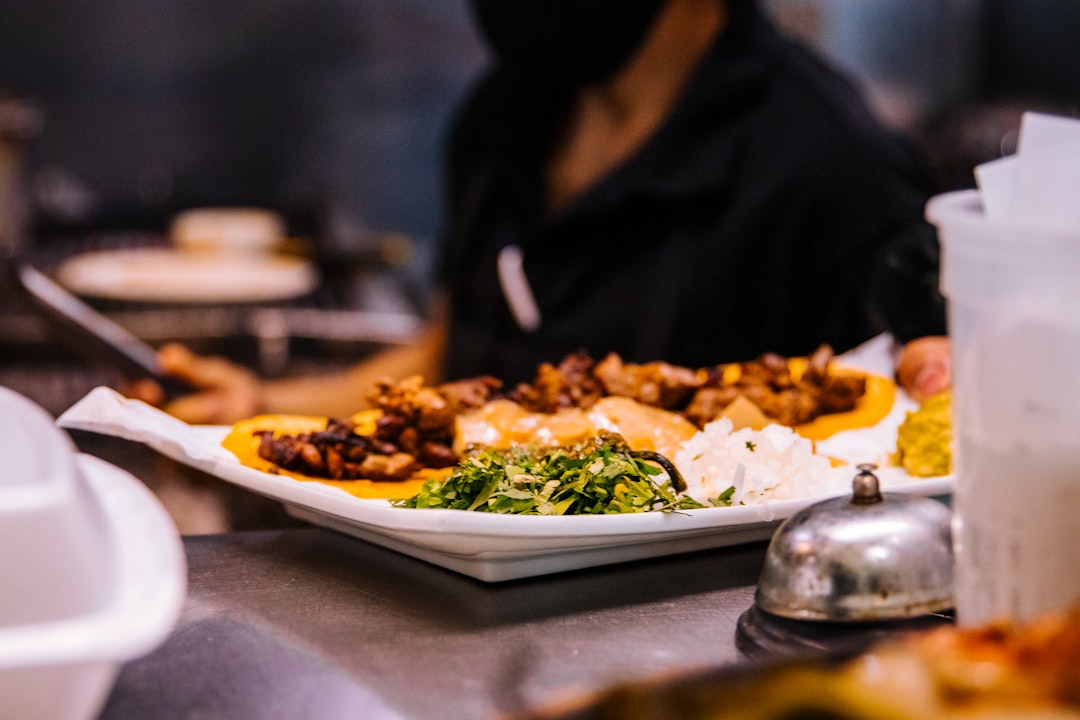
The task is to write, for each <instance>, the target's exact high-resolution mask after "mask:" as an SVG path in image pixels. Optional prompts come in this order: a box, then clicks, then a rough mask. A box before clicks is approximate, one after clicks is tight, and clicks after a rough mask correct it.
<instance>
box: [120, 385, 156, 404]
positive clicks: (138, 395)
mask: <svg viewBox="0 0 1080 720" xmlns="http://www.w3.org/2000/svg"><path fill="white" fill-rule="evenodd" d="M122 392H123V393H124V394H125V395H127V396H128V397H130V398H135V399H136V400H142V401H143V402H144V403H148V404H150V405H161V403H162V402H164V401H165V390H164V388H162V387H161V385H159V384H158V383H157V382H155V381H153V380H151V379H150V378H141V379H139V380H132V381H131V382H130V383H128V384H127V385H125V386H124V387H123V389H122Z"/></svg>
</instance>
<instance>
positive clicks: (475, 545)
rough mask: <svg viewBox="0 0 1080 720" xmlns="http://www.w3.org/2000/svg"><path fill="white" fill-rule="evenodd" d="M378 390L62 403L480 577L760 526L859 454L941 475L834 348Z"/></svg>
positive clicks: (886, 387)
mask: <svg viewBox="0 0 1080 720" xmlns="http://www.w3.org/2000/svg"><path fill="white" fill-rule="evenodd" d="M733 388H734V391H732V389H733ZM809 395H812V396H814V402H811V401H810V399H808V396H809ZM780 397H784V398H786V399H787V400H788V404H787V405H784V404H782V403H781V402H780V401H779V400H777V398H780ZM372 402H373V405H374V408H373V409H371V410H365V411H362V412H358V413H357V414H355V415H354V416H352V417H350V418H315V417H306V416H294V415H293V416H283V415H261V416H256V417H253V418H249V419H247V420H244V421H242V422H239V423H237V424H236V425H234V426H231V427H193V426H189V425H186V424H184V423H182V422H180V421H179V420H177V419H175V418H173V417H171V416H168V415H166V414H165V413H163V412H161V411H159V410H157V409H155V408H152V407H150V406H148V405H145V404H143V403H140V402H138V401H134V400H130V399H126V398H123V397H122V396H120V395H119V394H118V393H116V392H114V391H112V390H109V389H108V388H98V389H96V390H94V391H92V392H91V393H90V394H89V395H87V396H86V397H85V398H84V399H83V400H81V401H80V402H79V403H77V404H76V405H74V406H73V407H72V408H71V409H69V410H68V411H67V412H66V413H64V415H63V416H61V418H60V419H59V421H58V422H59V423H60V424H61V425H62V426H65V427H68V428H72V429H81V430H89V431H94V432H101V433H105V434H112V435H119V436H122V437H127V438H129V439H132V440H136V441H139V442H143V443H145V444H147V445H150V446H151V447H153V448H155V449H157V450H158V451H159V452H162V453H163V454H166V455H168V456H170V457H172V458H174V459H176V460H179V461H180V462H183V463H186V464H189V465H192V466H194V467H197V468H199V469H201V470H203V471H205V472H208V473H210V474H213V475H216V476H218V477H220V478H222V479H223V480H226V481H228V482H231V483H234V484H237V485H240V486H242V487H245V488H247V489H249V490H251V491H253V492H256V493H259V494H262V495H265V496H267V497H271V498H274V499H276V500H279V501H281V502H282V503H284V504H285V506H286V508H287V509H288V510H289V512H290V513H292V514H293V515H295V516H297V517H299V518H302V519H305V520H308V521H310V522H313V523H315V524H318V525H322V526H325V527H328V528H331V529H334V530H337V531H340V532H343V533H347V534H350V535H354V536H356V537H360V538H363V539H365V540H368V541H371V542H374V543H376V544H379V545H382V546H384V547H388V548H390V549H393V550H397V551H399V552H402V553H405V554H407V555H411V556H413V557H417V558H420V559H423V560H426V561H428V562H432V563H434V564H437V565H440V566H442V567H445V568H448V569H451V570H455V571H457V572H461V573H464V574H466V575H470V576H472V577H475V578H478V579H481V580H485V581H502V580H509V579H514V578H520V577H527V576H533V575H542V574H546V573H552V572H560V571H566V570H573V569H579V568H584V567H590V566H595V565H601V564H610V563H617V562H623V561H629V560H636V559H642V558H648V557H656V556H661V555H668V554H675V553H681V552H690V551H695V550H702V549H707V548H714V547H721V546H725V545H733V544H738V543H745V542H752V541H759V540H765V539H767V538H769V537H770V536H771V534H772V532H773V530H774V529H775V527H776V526H777V525H778V524H779V523H780V522H781V521H782V520H784V519H785V518H787V517H789V516H790V515H791V514H793V513H795V512H797V511H798V510H799V509H801V508H803V507H805V506H807V505H808V504H810V503H812V502H816V501H818V500H820V499H823V498H825V497H829V496H834V495H839V494H844V493H846V492H849V491H850V488H851V480H852V478H853V476H854V474H855V472H856V471H855V469H854V465H855V464H857V463H864V462H871V463H875V464H877V465H878V466H879V468H880V469H879V471H878V473H879V478H880V480H881V484H882V487H883V489H885V490H897V491H903V492H911V493H918V494H922V495H928V496H942V495H947V494H948V493H949V492H951V489H952V478H951V476H949V475H947V474H943V475H935V476H931V477H916V476H913V475H911V474H910V473H908V472H907V471H906V470H905V469H904V468H902V467H900V466H890V460H889V458H890V456H891V455H893V454H894V453H895V446H896V438H897V433H898V427H899V426H900V424H901V423H902V422H903V420H904V418H906V417H907V412H908V408H910V407H913V404H912V403H910V401H906V400H905V399H904V398H903V396H902V394H901V393H898V392H897V390H896V388H895V387H894V386H893V384H892V381H891V380H890V379H888V378H886V377H884V376H881V375H877V374H874V373H869V372H865V371H861V370H856V369H853V368H849V367H846V366H843V365H842V364H840V363H836V362H834V358H833V357H832V355H831V351H828V350H827V349H825V350H822V351H820V352H819V353H815V354H814V355H812V356H810V357H809V358H794V359H784V358H776V357H772V356H770V357H766V358H759V359H758V360H757V361H754V362H752V363H743V364H740V366H738V367H733V366H723V367H717V368H709V369H705V370H690V369H687V368H678V367H675V366H671V365H667V364H665V363H649V364H643V365H639V364H632V363H625V362H623V361H622V360H621V359H620V358H618V356H614V355H611V356H608V357H606V358H604V359H602V360H600V361H594V360H592V359H591V358H588V357H586V356H582V355H574V356H571V357H568V358H565V359H564V360H563V361H562V362H561V363H559V364H558V365H548V364H545V365H542V366H541V367H540V368H539V369H538V372H537V376H536V380H535V381H534V382H533V383H529V384H522V385H519V386H516V387H514V388H510V389H505V388H503V387H502V384H501V383H500V382H499V381H498V380H496V379H493V378H472V379H467V380H459V381H454V382H450V383H444V384H442V385H439V386H434V387H432V386H427V385H425V384H424V382H423V379H422V378H418V377H413V378H405V379H403V380H400V381H397V382H390V381H387V382H384V383H380V384H378V385H377V387H376V390H375V392H374V393H373V396H372ZM815 402H816V405H815V404H814V403H815Z"/></svg>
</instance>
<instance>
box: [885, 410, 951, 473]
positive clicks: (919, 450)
mask: <svg viewBox="0 0 1080 720" xmlns="http://www.w3.org/2000/svg"><path fill="white" fill-rule="evenodd" d="M893 460H894V462H895V463H896V464H897V465H899V466H900V467H902V468H904V470H906V471H907V472H908V474H909V475H914V476H915V477H936V476H939V475H948V474H949V473H951V472H952V393H951V392H949V391H948V390H946V391H944V392H940V393H937V394H936V395H931V396H930V397H929V398H927V399H926V401H925V402H924V403H923V404H922V405H921V406H919V408H918V409H917V410H914V411H911V412H909V413H907V415H906V417H905V418H904V421H903V422H902V423H901V424H900V428H899V429H898V431H897V436H896V454H895V456H894V457H893Z"/></svg>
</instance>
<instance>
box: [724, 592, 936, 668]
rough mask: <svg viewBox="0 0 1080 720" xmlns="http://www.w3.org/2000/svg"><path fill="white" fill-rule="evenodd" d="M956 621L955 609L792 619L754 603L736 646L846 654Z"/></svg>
mask: <svg viewBox="0 0 1080 720" xmlns="http://www.w3.org/2000/svg"><path fill="white" fill-rule="evenodd" d="M952 623H953V616H952V611H951V610H948V611H945V612H942V613H927V614H925V615H919V616H916V617H913V618H904V619H899V620H872V621H865V622H824V621H818V620H792V619H789V618H785V617H780V616H779V615H773V614H772V613H770V612H766V611H765V610H762V609H761V608H759V607H758V606H757V605H752V606H751V607H750V609H749V610H747V611H746V612H744V613H743V614H742V615H740V616H739V621H738V623H737V624H736V627H735V646H736V647H737V648H738V649H739V652H741V653H742V654H743V655H744V656H745V657H747V658H750V659H764V658H775V657H790V656H807V655H828V656H847V655H855V654H857V653H859V652H862V651H863V650H865V649H866V648H868V647H869V646H870V645H873V644H874V643H876V642H879V641H882V640H885V639H887V638H889V637H895V636H896V635H898V634H900V633H905V632H917V631H920V630H930V629H931V628H935V627H940V626H942V625H951V624H952Z"/></svg>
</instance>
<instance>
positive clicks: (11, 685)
mask: <svg viewBox="0 0 1080 720" xmlns="http://www.w3.org/2000/svg"><path fill="white" fill-rule="evenodd" d="M0 458H2V461H0V718H19V720H34V719H36V718H49V719H50V720H54V719H58V720H87V719H89V718H94V717H96V716H97V715H98V714H99V712H100V710H101V706H102V704H103V703H104V701H105V699H106V698H107V697H108V694H109V691H110V690H111V688H112V685H113V682H114V681H115V679H116V674H117V672H118V671H119V669H120V667H121V665H122V664H123V663H124V662H125V661H127V660H131V659H134V658H136V657H138V656H140V655H143V654H145V653H147V652H149V651H151V650H153V649H154V648H155V647H157V646H158V645H159V644H160V643H161V642H162V641H163V640H164V639H165V638H166V637H167V636H168V634H169V632H170V631H171V630H172V628H173V627H174V626H175V624H176V621H177V619H178V618H179V615H180V610H181V608H182V606H183V601H184V596H185V593H186V587H187V586H186V582H187V568H186V562H185V559H184V551H183V545H182V543H181V541H180V536H179V534H178V533H177V531H176V527H175V525H174V524H173V521H172V519H171V518H170V517H169V515H168V513H167V512H166V511H165V509H164V508H163V507H162V505H161V503H160V502H158V500H157V498H156V497H155V496H154V495H153V493H151V492H150V491H149V489H147V488H146V486H145V485H144V484H143V483H142V482H140V481H139V480H138V479H136V478H135V477H133V476H131V475H130V474H129V473H127V472H125V471H123V470H121V469H120V468H117V467H116V466H114V465H111V464H109V463H107V462H105V461H103V460H100V459H98V458H95V457H92V456H89V455H84V454H79V453H77V452H76V449H75V447H74V445H73V443H72V442H71V441H70V439H69V438H68V437H67V435H65V434H64V433H63V432H62V431H61V430H59V429H58V428H57V427H56V426H55V425H54V424H53V420H52V418H51V416H50V415H49V414H48V413H47V412H45V410H43V409H42V408H40V407H39V406H37V405H36V404H34V403H33V402H31V401H30V400H29V399H27V398H25V397H23V396H22V395H19V394H18V393H15V392H14V391H12V390H10V389H8V388H4V387H0Z"/></svg>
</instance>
